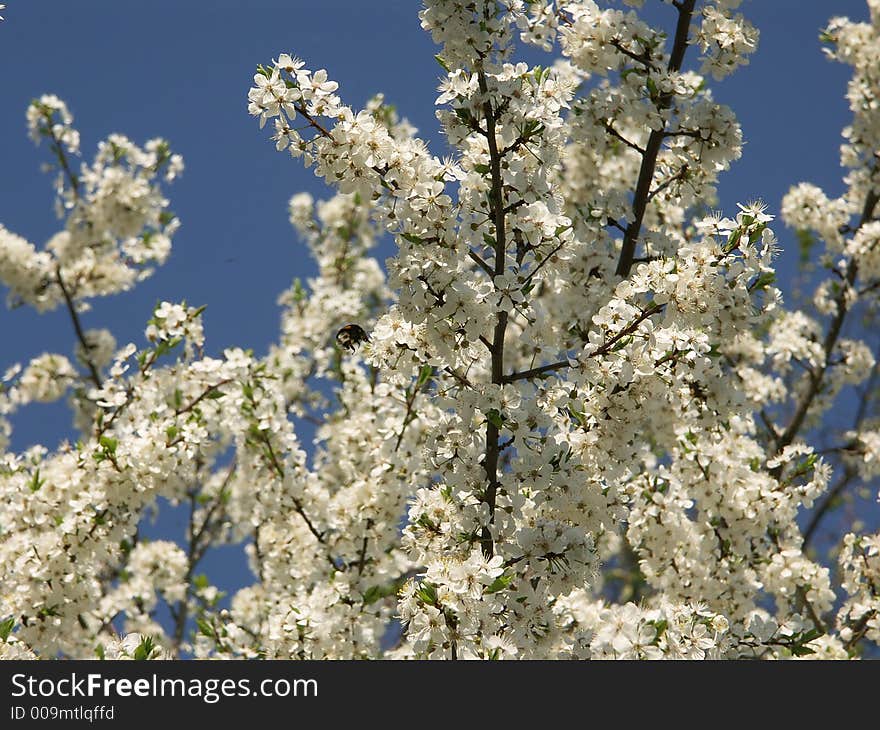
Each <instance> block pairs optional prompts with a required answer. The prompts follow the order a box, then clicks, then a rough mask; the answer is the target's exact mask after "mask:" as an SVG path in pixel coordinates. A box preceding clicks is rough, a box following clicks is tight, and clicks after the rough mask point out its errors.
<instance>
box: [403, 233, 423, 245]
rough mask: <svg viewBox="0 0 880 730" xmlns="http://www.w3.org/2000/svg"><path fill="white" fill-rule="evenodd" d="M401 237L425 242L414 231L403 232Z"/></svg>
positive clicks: (413, 241) (416, 241)
mask: <svg viewBox="0 0 880 730" xmlns="http://www.w3.org/2000/svg"><path fill="white" fill-rule="evenodd" d="M400 237H401V238H403V239H406V240H407V241H409V242H410V243H423V241H422V239H421V238H420V237H419V236H416V235H415V234H412V233H401V234H400Z"/></svg>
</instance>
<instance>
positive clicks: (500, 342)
mask: <svg viewBox="0 0 880 730" xmlns="http://www.w3.org/2000/svg"><path fill="white" fill-rule="evenodd" d="M478 83H479V87H480V93H482V94H483V95H484V97H486V101H485V102H483V116H484V117H485V119H486V141H487V144H488V146H489V171H490V174H491V179H492V187H491V190H490V196H489V199H490V201H491V211H492V215H493V219H494V223H495V267H494V271H493V278H494V277H495V276H500V275H501V274H503V273H504V269H505V266H506V252H507V240H506V231H505V225H506V222H505V206H504V181H503V178H502V176H501V153H500V152H499V150H498V140H497V137H496V134H495V110H493V109H492V103H491V101H490V100H489V98H488V93H489V88H488V84H487V83H486V75H485V73H483V71H482V69H481V70H480V71H479V72H478ZM506 332H507V312H506V311H504V310H500V311H498V312H497V314H496V320H495V329H494V332H493V334H492V347H491V348H490V349H489V352H490V354H491V373H492V382H493V383H494V384H496V385H501V384H502V383H503V382H504V336H505V334H506ZM498 438H499V431H498V427H497V426H496V425H495V424H494V423H492V422H491V421H487V422H486V454H485V459H484V461H483V468H484V469H485V471H486V481H487V486H486V491H485V493H484V495H483V501H484V502H485V503H486V506H487V507H488V508H489V523H490V524H492V523H493V522H494V521H495V498H496V495H497V493H498V486H499V481H498V457H499V455H500V453H501V450H500V445H499V442H498ZM480 540H481V544H482V548H483V553H484V554H485V555H486V556H487V557H492V556H493V555H494V553H495V543H494V540H493V539H492V532H491V530H490V528H489V526H488V525H486V526H484V527H483V530H482V533H481V535H480Z"/></svg>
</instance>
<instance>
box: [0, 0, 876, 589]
mask: <svg viewBox="0 0 880 730" xmlns="http://www.w3.org/2000/svg"><path fill="white" fill-rule="evenodd" d="M6 4H7V7H6V9H5V10H4V11H3V13H2V14H3V16H4V17H5V18H6V20H5V22H3V23H0V69H2V81H0V99H2V101H0V222H2V223H3V224H4V225H5V226H6V227H7V228H9V229H10V230H12V231H15V232H16V233H18V234H20V235H23V236H25V237H26V238H28V239H29V240H31V241H32V242H34V243H35V244H37V245H42V244H43V243H44V242H45V241H46V240H47V239H48V238H49V237H50V236H51V235H52V234H53V233H54V232H55V231H57V230H58V228H59V222H58V221H57V220H56V219H55V218H54V215H53V213H52V199H53V193H52V190H51V176H49V175H46V174H44V173H41V172H40V169H39V168H40V164H41V163H42V162H43V161H46V160H48V155H47V154H46V150H45V149H43V148H41V149H37V148H35V147H34V145H33V143H32V142H31V141H30V140H29V139H28V138H27V136H26V127H25V116H24V114H25V109H26V107H27V105H28V103H29V101H30V100H31V99H32V98H34V97H37V96H39V95H41V94H44V93H54V94H57V95H58V96H60V97H62V98H63V99H64V100H65V101H66V102H67V103H68V105H69V106H70V109H71V111H72V112H73V114H74V116H75V124H76V126H77V127H78V128H79V130H80V132H81V135H82V150H83V154H84V157H85V158H86V159H90V158H91V156H92V155H93V153H94V151H95V146H96V144H97V142H98V141H99V140H100V139H103V138H104V137H106V136H107V135H108V134H109V133H112V132H121V133H123V134H126V135H127V136H129V137H131V138H132V139H133V140H135V141H137V142H140V143H142V142H143V141H145V140H146V139H148V138H149V137H154V136H164V137H166V138H167V139H168V140H169V141H170V143H171V146H172V148H173V149H174V151H176V152H179V153H181V154H182V155H183V157H184V159H185V162H186V170H185V172H184V175H183V177H182V178H181V179H180V180H178V181H177V182H176V183H174V184H173V185H172V186H170V188H169V193H170V195H169V197H170V199H171V201H172V205H171V207H172V209H173V210H174V211H175V212H176V213H177V215H178V217H179V218H180V220H181V222H182V226H181V229H180V231H179V232H178V234H177V236H176V237H175V239H174V251H173V254H172V256H171V258H170V260H169V262H168V263H167V264H166V265H165V266H164V267H162V268H160V269H159V270H158V271H157V272H156V274H155V275H154V276H153V278H152V279H150V280H149V281H147V282H145V283H144V284H141V285H140V286H139V287H138V288H137V289H135V290H134V291H132V292H129V293H127V294H122V295H119V296H116V297H111V298H109V299H103V300H97V301H96V302H95V305H94V309H93V311H91V312H90V313H88V314H87V315H85V316H84V322H85V325H86V326H88V327H108V328H110V329H111V330H112V331H113V332H114V334H115V335H116V337H117V340H118V341H119V342H121V343H124V342H126V341H129V340H133V341H135V342H138V343H141V342H142V331H143V327H144V322H145V321H146V319H147V318H148V317H149V316H150V312H151V309H152V306H153V304H154V303H155V302H156V301H157V300H159V299H169V300H172V301H179V300H180V299H184V298H185V299H186V300H187V302H189V303H191V304H197V305H201V304H206V305H207V307H208V308H207V311H206V313H205V324H206V334H207V344H208V350H209V352H211V353H217V352H220V351H221V350H222V349H223V348H224V347H227V346H231V345H239V346H243V347H251V348H253V349H254V350H255V351H256V352H257V353H258V354H262V353H264V352H266V349H267V347H268V345H269V343H270V342H273V341H274V340H276V338H277V335H278V322H279V312H278V308H277V306H276V297H277V296H278V294H279V293H280V292H281V291H282V290H283V289H285V288H286V287H287V286H289V284H290V282H291V280H292V279H293V278H294V277H295V276H308V275H311V274H312V273H313V272H314V269H313V267H312V264H311V262H310V261H309V260H308V258H307V257H306V256H305V255H304V251H305V249H304V248H303V247H302V246H300V245H299V244H298V242H297V240H296V237H295V234H294V232H293V230H292V228H291V227H290V225H289V223H288V221H287V200H288V199H289V197H290V195H291V194H292V193H294V192H297V191H300V190H309V191H310V192H312V193H313V194H314V195H315V196H316V197H320V196H322V195H325V194H326V189H325V188H323V186H322V184H321V183H320V181H318V180H317V179H316V178H315V177H314V176H313V174H312V172H311V171H309V170H305V169H304V168H303V167H302V165H301V164H300V162H299V161H293V160H291V159H290V158H289V156H287V155H285V154H281V153H277V152H276V151H275V149H274V146H273V145H272V144H271V143H270V142H269V141H268V130H263V131H260V130H259V129H258V125H257V123H256V121H255V120H254V119H253V118H251V117H250V116H248V114H247V111H246V95H247V91H248V88H249V87H250V85H251V82H252V76H253V73H254V69H255V67H256V65H257V64H258V63H261V62H268V61H271V59H272V58H273V57H276V56H277V55H278V53H280V52H284V51H289V52H292V53H294V54H296V55H299V56H301V57H302V58H304V59H305V60H306V63H307V65H309V67H311V68H326V69H327V70H328V72H329V74H330V77H331V78H333V79H335V80H337V81H338V82H339V84H340V93H341V95H342V97H343V99H344V100H345V101H346V102H347V103H349V104H352V105H354V106H360V105H362V104H363V102H364V101H365V100H366V99H367V98H369V97H370V96H371V95H372V94H373V93H374V92H377V91H382V92H384V93H385V94H386V98H387V99H388V101H389V102H391V103H394V104H396V105H397V107H398V109H399V111H400V113H401V114H402V115H403V116H406V117H407V118H409V120H410V121H411V122H412V123H413V124H415V125H416V126H417V127H418V128H419V129H420V131H421V134H422V135H423V136H424V137H425V138H426V139H427V140H428V141H429V143H431V144H432V146H433V147H434V149H435V151H436V152H437V153H438V154H440V153H442V152H444V148H443V146H442V142H441V141H440V138H439V135H438V125H437V122H436V120H435V117H434V103H433V102H434V98H435V96H436V92H435V88H436V85H437V79H438V74H439V73H440V69H439V67H438V66H437V64H436V62H435V61H434V59H433V54H434V53H435V52H436V50H437V49H436V48H435V47H434V46H433V44H432V43H431V40H430V37H429V36H427V35H426V34H425V33H424V32H422V31H421V29H420V28H419V21H418V17H417V11H418V9H419V7H420V3H419V2H417V0H374V1H372V2H364V1H363V0H349V1H348V2H345V1H343V0H323V1H322V2H315V1H314V0H310V1H306V0H287V1H281V0H276V1H275V2H267V1H265V0H252V1H250V2H244V1H243V0H237V1H236V0H211V2H208V1H207V0H203V1H201V2H196V1H195V0H189V1H188V0H176V1H171V0H153V1H152V2H148V3H134V2H125V1H124V0H87V1H86V0H81V1H79V2H71V1H70V0H27V1H26V2H24V1H22V0H6ZM654 6H656V7H654ZM646 8H648V9H649V17H650V18H651V19H662V20H664V21H665V23H666V27H667V28H670V29H671V28H672V27H673V16H674V14H675V11H674V9H673V8H671V7H669V6H668V5H661V3H660V2H659V0H646ZM742 11H743V12H744V13H745V14H746V15H747V16H748V17H749V18H750V19H751V20H752V21H753V22H755V24H756V25H757V26H758V27H759V28H760V30H761V43H760V48H759V50H758V52H757V53H756V54H755V55H754V56H753V59H752V62H751V64H750V65H749V66H747V67H745V68H744V69H741V70H740V71H739V72H737V73H736V74H735V75H734V76H733V77H731V78H730V79H728V80H726V81H725V82H724V83H722V84H720V85H717V84H715V85H714V88H715V96H716V98H717V99H718V100H719V101H722V102H724V103H726V104H729V105H730V106H732V107H733V109H734V110H735V111H736V113H737V115H738V116H739V119H740V122H741V124H742V126H743V130H744V136H745V138H746V139H747V140H748V142H747V145H746V147H745V149H744V152H743V158H742V159H741V160H740V161H739V162H737V163H736V164H735V165H734V167H733V169H732V170H731V171H730V172H729V173H727V174H726V175H725V176H724V177H723V178H722V182H721V185H720V195H721V208H722V209H723V210H725V212H727V213H731V212H735V210H736V208H735V206H736V203H737V202H738V201H743V202H744V201H747V200H750V199H753V198H756V197H761V198H763V199H764V200H765V201H766V202H767V203H768V205H769V207H770V212H772V213H777V212H778V209H779V205H780V200H781V198H782V195H783V194H784V192H785V191H786V190H787V188H788V186H790V185H791V184H793V183H795V182H798V181H801V180H810V181H813V182H816V183H818V184H819V185H821V186H823V187H825V189H826V190H827V191H828V192H829V194H832V195H834V194H838V193H839V192H840V191H841V190H842V184H841V182H840V177H841V174H840V169H839V167H838V146H839V144H840V129H841V128H842V127H843V125H844V124H846V123H848V121H849V112H848V109H847V106H846V102H845V100H844V97H843V94H844V91H845V84H846V81H847V79H848V77H849V70H848V68H847V67H844V66H842V65H840V64H835V63H831V62H829V61H827V60H826V59H825V57H824V55H823V54H822V52H821V49H820V45H819V42H818V33H819V30H820V29H821V28H822V27H823V26H824V24H825V22H826V21H827V20H828V18H829V16H831V15H849V16H850V17H852V18H857V19H865V18H867V8H866V6H865V3H864V2H863V0H836V1H835V2H833V3H830V2H818V1H815V0H772V1H771V2H767V1H766V0H745V2H744V3H743V5H742ZM532 57H534V56H532ZM776 230H777V233H778V234H779V236H780V238H781V240H782V243H783V247H784V254H783V259H782V262H781V263H782V272H781V273H782V277H781V279H782V282H783V289H784V290H785V286H784V285H785V282H786V280H787V277H790V274H791V271H792V267H793V264H794V262H795V261H796V259H797V247H796V245H795V243H794V240H793V237H792V235H791V234H790V232H788V231H787V230H785V229H784V228H783V227H782V225H781V222H780V223H779V225H778V226H777V228H776ZM390 253H391V247H390V244H386V245H385V247H384V248H383V255H388V254H390ZM2 294H3V295H4V296H5V292H2ZM0 331H2V333H3V338H2V342H3V343H4V344H3V347H2V350H0V372H2V371H3V370H4V369H5V368H6V367H7V366H8V365H9V364H11V363H12V362H15V361H21V362H26V361H27V359H28V358H29V357H32V356H34V355H37V354H39V353H41V352H45V351H59V352H64V353H70V352H72V349H73V341H74V337H73V333H72V332H71V328H70V323H69V321H68V319H67V314H66V312H65V311H63V310H58V311H56V312H52V313H49V314H45V315H36V314H34V313H33V312H32V311H30V310H28V309H27V308H20V309H17V310H14V311H8V310H6V309H5V307H4V308H0ZM15 425H16V432H15V433H14V436H13V446H14V447H15V448H17V449H18V448H23V447H26V446H27V445H29V444H32V443H34V442H38V441H40V442H43V443H47V444H48V445H50V446H51V445H52V444H53V443H54V442H55V441H56V440H57V439H58V438H60V437H61V436H63V435H65V434H66V433H67V432H68V430H69V418H68V416H67V413H66V411H65V410H64V409H63V408H60V409H59V408H57V407H46V406H34V407H32V408H31V409H29V410H28V412H26V413H25V414H24V415H23V417H21V418H18V419H17V420H16V423H15ZM179 517H180V519H179V520H178V519H177V517H174V516H172V517H170V518H168V519H166V520H163V521H161V522H160V525H158V526H157V527H156V528H155V529H156V530H157V533H158V534H169V533H168V531H169V530H172V529H174V528H176V527H177V526H180V527H181V528H182V524H183V519H182V516H179ZM181 533H182V529H181V532H179V533H178V535H179V534H181ZM205 567H206V572H208V574H209V575H210V576H211V578H212V579H214V580H215V581H216V582H217V583H218V585H220V586H221V587H226V588H233V587H235V586H240V585H243V584H244V583H245V582H250V580H251V579H250V577H249V576H246V574H245V569H244V562H243V559H242V558H240V557H235V556H234V555H233V551H226V550H224V551H223V552H222V554H221V555H217V556H214V557H209V558H208V559H207V562H206V564H205Z"/></svg>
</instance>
